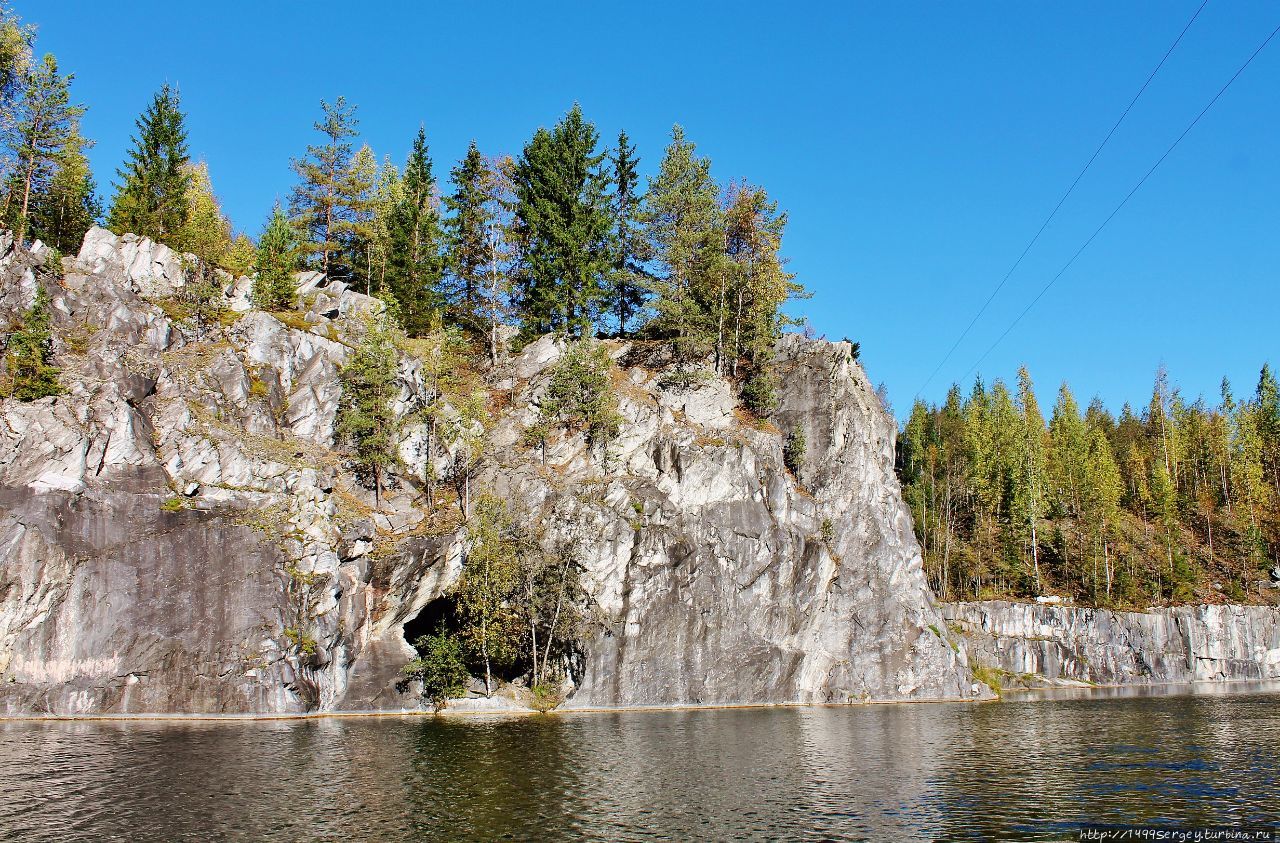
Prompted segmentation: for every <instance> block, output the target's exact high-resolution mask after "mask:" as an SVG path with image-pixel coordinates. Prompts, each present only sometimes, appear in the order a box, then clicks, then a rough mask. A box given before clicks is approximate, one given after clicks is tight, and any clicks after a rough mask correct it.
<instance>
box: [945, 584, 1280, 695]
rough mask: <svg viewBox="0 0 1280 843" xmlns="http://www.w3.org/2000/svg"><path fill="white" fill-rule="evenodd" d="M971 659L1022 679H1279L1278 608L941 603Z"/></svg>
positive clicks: (1122, 681) (1023, 681)
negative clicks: (1134, 608)
mask: <svg viewBox="0 0 1280 843" xmlns="http://www.w3.org/2000/svg"><path fill="white" fill-rule="evenodd" d="M942 611H943V614H944V615H945V616H946V618H947V621H948V623H949V624H950V625H951V629H952V631H953V632H957V633H959V634H960V635H961V636H962V637H963V639H964V641H965V643H966V644H967V646H968V651H969V654H970V658H971V659H972V661H973V662H974V663H975V664H980V665H983V666H986V667H990V668H994V669H996V670H997V671H1000V672H1002V673H1004V674H1005V675H1007V676H1008V677H1010V678H1011V679H1012V680H1013V681H1014V682H1015V683H1020V684H1026V685H1037V684H1063V683H1078V682H1086V683H1093V684H1099V685H1124V684H1159V683H1171V682H1196V681H1203V680H1228V679H1280V609H1276V608H1273V607H1268V606H1179V607H1175V608H1161V609H1150V610H1148V611H1146V612H1113V611H1108V610H1105V609H1086V608H1076V607H1071V606H1038V605H1035V604H1030V603H1009V602H1004V601H985V602H975V603H949V604H945V605H944V606H943V607H942Z"/></svg>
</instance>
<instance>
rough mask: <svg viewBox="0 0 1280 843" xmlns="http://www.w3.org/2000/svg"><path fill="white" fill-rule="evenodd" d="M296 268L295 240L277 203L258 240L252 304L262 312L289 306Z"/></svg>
mask: <svg viewBox="0 0 1280 843" xmlns="http://www.w3.org/2000/svg"><path fill="white" fill-rule="evenodd" d="M297 268H298V243H297V237H296V235H295V233H294V230H293V225H292V224H290V222H289V218H288V217H286V216H285V213H284V211H283V210H282V209H281V207H280V205H279V203H277V204H276V207H275V210H274V211H273V212H272V214H271V219H270V220H269V221H268V222H267V227H266V228H265V229H264V230H263V232H262V237H260V238H259V239H258V254H257V261H256V269H257V273H258V274H257V277H256V278H255V279H254V282H253V303H254V304H255V305H257V306H258V307H260V308H262V309H263V310H288V309H290V308H291V307H293V304H294V297H295V296H296V294H297V287H296V285H295V284H294V280H293V273H294V271H295V270H296V269H297Z"/></svg>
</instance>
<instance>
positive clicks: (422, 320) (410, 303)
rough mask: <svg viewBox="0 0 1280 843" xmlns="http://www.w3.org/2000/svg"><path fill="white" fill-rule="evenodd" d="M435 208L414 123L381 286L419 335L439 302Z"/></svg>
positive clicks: (423, 140)
mask: <svg viewBox="0 0 1280 843" xmlns="http://www.w3.org/2000/svg"><path fill="white" fill-rule="evenodd" d="M442 238H443V235H442V233H441V230H440V210H439V207H438V203H437V200H436V178H435V175H434V173H433V172H432V165H431V156H430V154H429V152H428V149H427V135H426V130H425V129H423V128H422V127H421V126H420V127H418V134H417V135H416V136H415V137H414V139H413V148H412V150H410V152H409V158H408V160H406V161H405V165H404V173H403V175H402V176H401V179H400V185H399V191H398V194H397V197H396V201H395V202H394V204H393V205H392V207H391V210H390V215H389V217H388V221H387V240H388V245H387V249H388V266H387V286H388V288H389V290H390V292H391V294H392V295H393V296H394V297H395V299H396V301H397V302H398V303H399V305H400V313H401V316H400V319H401V324H402V325H403V326H404V329H405V331H406V332H407V333H408V334H409V335H410V336H420V335H422V334H423V333H425V332H426V331H427V330H428V329H429V327H430V324H431V319H432V316H433V314H435V313H436V312H437V311H438V310H439V309H440V306H441V301H440V290H439V288H440V274H441V257H440V244H441V240H442Z"/></svg>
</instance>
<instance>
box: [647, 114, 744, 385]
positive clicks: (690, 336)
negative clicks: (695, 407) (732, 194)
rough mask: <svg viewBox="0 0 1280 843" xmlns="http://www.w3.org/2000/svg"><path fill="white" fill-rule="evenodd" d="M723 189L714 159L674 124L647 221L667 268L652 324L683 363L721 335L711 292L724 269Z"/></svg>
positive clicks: (659, 257)
mask: <svg viewBox="0 0 1280 843" xmlns="http://www.w3.org/2000/svg"><path fill="white" fill-rule="evenodd" d="M718 194H719V188H718V187H717V186H716V183H715V182H714V181H713V180H712V178H711V161H710V160H709V159H707V158H699V157H697V156H696V155H695V150H694V145H693V144H692V143H690V142H688V141H686V140H685V137H684V129H682V128H681V127H680V126H675V127H674V128H672V130H671V144H670V145H669V146H668V147H667V151H666V155H665V156H664V157H663V159H662V164H661V166H660V168H659V172H658V176H657V178H655V179H654V180H653V181H652V182H651V183H650V185H649V193H648V196H647V197H646V200H645V203H646V212H645V216H644V220H645V225H646V229H647V232H648V236H649V242H650V245H651V246H652V248H653V253H654V256H655V257H656V259H657V261H658V263H659V265H660V267H661V268H662V273H661V274H660V275H659V276H658V277H656V278H655V279H654V282H653V288H654V291H655V293H656V298H655V300H654V302H653V307H654V310H655V316H654V319H653V321H652V323H651V324H652V327H653V328H654V329H656V330H657V331H658V332H659V333H662V334H666V335H667V336H670V337H671V338H672V341H673V347H674V351H675V354H676V358H677V360H678V361H679V362H680V363H681V364H684V363H685V362H687V361H688V360H689V359H691V358H693V357H697V356H700V355H702V354H705V353H706V352H708V351H710V350H711V349H712V348H713V346H714V341H715V337H716V320H715V314H714V313H713V312H712V309H711V304H712V302H713V301H714V297H713V295H712V294H711V293H710V291H711V290H713V289H714V288H715V285H716V282H717V280H718V279H719V277H720V273H721V272H722V271H723V270H724V269H725V267H724V225H723V217H722V214H721V211H720V206H719V203H718V201H717V200H718Z"/></svg>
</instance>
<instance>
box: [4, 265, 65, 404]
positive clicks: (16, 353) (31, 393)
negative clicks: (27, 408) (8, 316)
mask: <svg viewBox="0 0 1280 843" xmlns="http://www.w3.org/2000/svg"><path fill="white" fill-rule="evenodd" d="M52 356H53V328H52V325H51V323H50V319H49V294H48V293H46V292H45V290H44V287H41V286H37V287H36V297H35V301H33V302H32V303H31V307H30V308H29V309H28V310H27V312H26V314H25V315H23V317H22V327H21V328H19V329H18V330H17V331H14V332H13V334H12V335H10V337H9V347H8V349H7V350H6V352H5V368H6V369H7V370H8V371H7V373H8V376H9V383H8V384H6V386H8V387H9V389H8V393H9V394H10V395H12V396H13V397H14V398H17V399H18V400H19V401H35V400H37V399H40V398H47V397H48V396H50V395H59V394H61V393H62V391H63V390H62V385H61V384H59V383H58V369H57V367H55V366H52V365H50V363H49V360H50V358H51V357H52Z"/></svg>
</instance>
